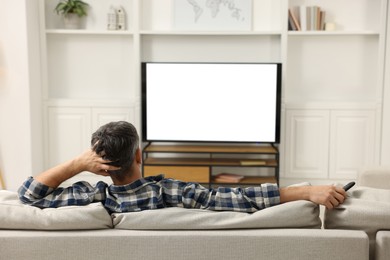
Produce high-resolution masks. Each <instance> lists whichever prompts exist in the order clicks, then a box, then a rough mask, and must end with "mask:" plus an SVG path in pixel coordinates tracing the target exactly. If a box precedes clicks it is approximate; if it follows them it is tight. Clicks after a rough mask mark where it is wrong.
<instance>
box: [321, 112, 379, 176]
mask: <svg viewBox="0 0 390 260" xmlns="http://www.w3.org/2000/svg"><path fill="white" fill-rule="evenodd" d="M375 114H376V113H375V111H366V110H363V111H345V110H340V111H332V112H331V128H330V149H329V167H330V169H329V177H330V178H332V179H340V178H341V179H356V178H357V174H358V172H359V170H360V169H361V168H362V167H364V166H367V165H373V164H374V162H375V147H376V145H375V129H376V126H375V121H376V120H375Z"/></svg>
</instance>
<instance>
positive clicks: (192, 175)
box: [142, 143, 279, 186]
mask: <svg viewBox="0 0 390 260" xmlns="http://www.w3.org/2000/svg"><path fill="white" fill-rule="evenodd" d="M142 157H143V165H142V173H143V176H144V177H147V176H153V175H158V174H164V175H165V177H167V178H174V179H179V180H182V181H186V182H198V183H202V184H207V185H209V186H215V185H225V184H228V185H229V186H232V185H239V186H248V185H258V184H261V183H278V184H279V151H278V149H277V147H276V146H275V145H273V144H267V145H249V144H248V145H195V144H189V145H188V144H186V145H181V144H178V145H165V144H153V143H149V144H148V145H146V146H145V148H144V149H143V150H142ZM254 157H256V158H254ZM215 167H224V168H225V167H226V168H230V167H240V169H241V168H242V171H241V170H240V172H241V173H240V175H241V174H242V175H243V176H244V178H242V179H241V180H239V181H231V182H229V181H218V180H217V179H216V178H215V176H216V175H217V174H218V173H216V172H213V168H215ZM248 167H261V168H270V169H272V170H273V175H267V176H246V175H245V170H246V169H248Z"/></svg>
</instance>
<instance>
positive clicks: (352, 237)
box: [0, 186, 390, 260]
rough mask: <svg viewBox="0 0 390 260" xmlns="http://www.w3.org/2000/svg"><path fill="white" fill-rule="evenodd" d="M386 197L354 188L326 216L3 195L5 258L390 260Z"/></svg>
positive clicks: (279, 209) (312, 209)
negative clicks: (123, 206)
mask: <svg viewBox="0 0 390 260" xmlns="http://www.w3.org/2000/svg"><path fill="white" fill-rule="evenodd" d="M389 194H390V190H385V189H376V188H371V187H362V186H359V187H355V188H353V189H352V190H351V191H350V192H349V198H348V200H347V201H346V202H345V203H344V204H343V205H341V206H339V207H338V208H337V209H334V210H326V211H325V214H324V218H323V219H321V218H320V208H319V206H318V205H315V204H313V203H311V202H308V201H294V202H289V203H284V204H281V205H278V206H274V207H271V208H267V209H264V210H261V211H258V212H255V213H252V214H247V213H238V212H215V211H207V210H197V209H182V208H165V209H158V210H147V211H141V212H132V213H114V214H109V213H108V212H107V211H106V210H105V209H104V207H103V206H102V204H100V203H92V204H90V205H87V206H70V207H62V208H57V209H39V208H35V207H32V206H27V205H23V204H21V203H20V202H19V200H18V198H17V194H16V193H15V192H10V191H0V259H108V258H113V259H138V258H142V259H181V258H186V259H206V258H207V259H283V260H285V259H308V260H309V259H310V260H311V259H320V260H321V259H327V260H328V259H340V260H341V259H342V260H345V259H346V260H348V259H351V260H352V259H353V260H360V259H362V260H363V259H364V260H367V259H372V260H374V259H377V260H383V259H390V231H387V230H390V226H389V224H390V221H388V220H390V218H389V216H390V195H389Z"/></svg>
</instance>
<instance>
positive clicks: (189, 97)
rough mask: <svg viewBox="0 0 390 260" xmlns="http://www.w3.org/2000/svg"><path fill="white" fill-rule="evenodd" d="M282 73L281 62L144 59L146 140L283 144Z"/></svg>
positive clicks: (143, 135) (143, 87)
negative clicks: (162, 60) (281, 137)
mask: <svg viewBox="0 0 390 260" xmlns="http://www.w3.org/2000/svg"><path fill="white" fill-rule="evenodd" d="M281 71H282V70H281V63H212V62H207V63H206V62H204V63H202V62H142V64H141V79H142V139H143V141H145V142H211V143H214V142H216V143H219V142H227V143H279V140H280V110H281Z"/></svg>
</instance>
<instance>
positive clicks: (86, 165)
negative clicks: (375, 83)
mask: <svg viewBox="0 0 390 260" xmlns="http://www.w3.org/2000/svg"><path fill="white" fill-rule="evenodd" d="M110 162H111V161H108V160H104V159H103V158H102V157H101V156H100V155H98V154H96V153H95V152H94V151H93V150H92V149H89V150H87V151H85V152H84V153H82V154H80V155H79V156H78V157H76V158H75V159H74V165H75V168H76V169H78V170H77V171H78V172H83V171H89V172H92V173H94V174H97V175H103V176H109V175H110V174H109V173H108V172H107V171H115V170H119V169H120V167H116V166H112V165H108V164H107V163H110Z"/></svg>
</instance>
